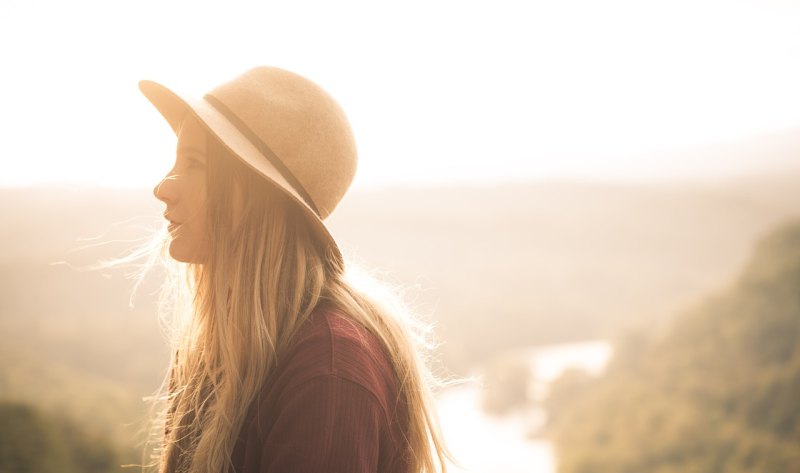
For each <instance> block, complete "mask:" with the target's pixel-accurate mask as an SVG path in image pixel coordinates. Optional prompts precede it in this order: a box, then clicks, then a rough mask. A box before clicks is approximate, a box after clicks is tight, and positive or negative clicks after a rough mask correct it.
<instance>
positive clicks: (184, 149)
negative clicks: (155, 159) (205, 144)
mask: <svg viewBox="0 0 800 473" xmlns="http://www.w3.org/2000/svg"><path fill="white" fill-rule="evenodd" d="M176 153H177V154H196V155H198V156H201V157H203V158H205V157H206V154H205V153H204V152H202V151H200V150H199V149H198V148H195V147H193V146H181V147H179V148H178V149H177V151H176Z"/></svg>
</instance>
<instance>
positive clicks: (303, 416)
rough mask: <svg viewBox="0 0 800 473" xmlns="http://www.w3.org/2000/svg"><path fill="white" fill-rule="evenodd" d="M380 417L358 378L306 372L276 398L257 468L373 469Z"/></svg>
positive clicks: (274, 472)
mask: <svg viewBox="0 0 800 473" xmlns="http://www.w3.org/2000/svg"><path fill="white" fill-rule="evenodd" d="M385 419H386V418H385V415H384V413H383V410H382V409H381V406H380V404H379V403H378V401H377V399H376V398H375V396H374V395H373V394H372V393H371V392H370V391H369V390H367V389H366V388H365V387H363V386H361V385H360V384H358V383H355V382H353V381H350V380H348V379H343V378H339V377H337V376H335V375H324V376H317V377H315V378H312V379H310V380H308V381H306V382H304V383H303V384H301V385H300V386H297V387H296V388H293V389H291V390H290V391H288V392H286V393H285V394H284V396H283V398H282V399H281V402H280V405H279V406H278V409H277V418H276V419H275V424H274V425H273V428H272V429H270V432H269V434H268V436H267V437H266V441H265V442H264V444H263V451H262V455H261V459H262V462H261V467H260V473H279V472H280V473H283V472H296V473H311V472H322V471H324V472H329V473H375V472H376V471H377V468H378V459H379V453H380V437H381V432H382V431H385V430H386V420H385Z"/></svg>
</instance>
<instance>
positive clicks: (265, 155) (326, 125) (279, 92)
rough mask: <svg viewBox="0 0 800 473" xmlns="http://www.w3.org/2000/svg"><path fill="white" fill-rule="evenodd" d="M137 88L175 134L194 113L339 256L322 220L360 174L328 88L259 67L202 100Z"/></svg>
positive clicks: (148, 84) (145, 85)
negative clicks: (285, 197) (294, 206)
mask: <svg viewBox="0 0 800 473" xmlns="http://www.w3.org/2000/svg"><path fill="white" fill-rule="evenodd" d="M139 89H140V90H141V91H142V93H143V94H144V95H145V97H147V99H148V100H150V102H151V103H152V104H153V105H155V107H156V109H158V111H159V112H160V113H161V115H163V116H164V118H165V119H166V120H167V122H168V123H169V125H170V126H171V127H172V130H173V131H174V132H175V133H176V134H177V133H178V130H179V128H180V126H181V122H182V121H183V118H184V116H185V115H186V114H187V113H191V114H193V115H194V116H195V117H197V119H198V120H199V121H200V122H201V123H202V124H203V126H205V128H207V130H208V131H209V132H210V133H212V134H213V135H214V136H216V137H217V138H218V139H219V141H220V142H222V144H223V145H224V146H225V147H226V148H228V149H229V150H230V151H231V152H232V153H233V154H234V155H235V156H237V157H238V158H239V159H241V160H242V161H243V162H245V163H246V164H247V165H249V166H250V167H251V168H252V169H253V170H254V171H256V172H257V173H259V174H261V175H262V176H264V178H266V180H267V182H269V183H270V184H271V185H275V186H277V187H278V188H279V189H281V190H282V191H283V192H285V193H286V194H287V195H289V196H290V197H291V198H292V199H293V200H294V201H295V202H297V204H298V206H299V207H300V208H301V209H302V211H303V213H304V214H305V216H306V217H307V220H308V221H309V223H310V224H311V228H312V230H313V234H314V236H315V238H316V239H317V242H318V243H321V244H322V245H324V246H325V247H327V248H330V249H331V250H332V252H333V254H334V256H335V257H336V258H338V259H339V260H341V257H342V256H341V253H340V251H339V248H338V246H337V245H336V242H335V240H334V239H333V237H332V236H331V234H330V232H329V231H328V229H327V228H326V227H325V224H324V223H323V222H322V221H323V219H325V218H326V217H327V216H328V215H330V213H331V212H332V211H333V209H334V208H335V207H336V205H337V204H338V203H339V201H340V200H341V199H342V197H343V196H344V194H345V192H346V191H347V188H348V187H349V186H350V183H351V182H352V180H353V176H354V175H355V171H356V161H357V155H356V146H355V140H354V138H353V133H352V131H351V129H350V124H349V122H348V120H347V117H346V116H345V114H344V111H343V110H342V108H341V107H340V106H339V105H338V104H337V103H336V101H334V100H333V98H332V97H331V96H330V95H328V93H326V92H325V91H324V90H322V88H320V87H319V86H318V85H316V84H315V83H313V82H311V81H310V80H308V79H306V78H304V77H301V76H299V75H297V74H295V73H293V72H289V71H286V70H283V69H279V68H275V67H257V68H254V69H251V70H249V71H247V72H245V73H244V74H242V75H240V76H238V77H236V78H234V79H232V80H231V81H229V82H226V83H224V84H222V85H220V86H218V87H216V88H215V89H213V90H212V91H211V92H209V93H207V94H206V95H205V96H204V97H203V98H202V99H195V98H192V97H188V96H185V95H181V94H179V93H177V92H175V91H173V90H170V89H168V88H166V87H165V86H163V85H161V84H158V83H156V82H153V81H149V80H144V81H141V82H139Z"/></svg>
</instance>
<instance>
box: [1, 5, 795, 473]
mask: <svg viewBox="0 0 800 473" xmlns="http://www.w3.org/2000/svg"><path fill="white" fill-rule="evenodd" d="M0 45H2V46H0V61H2V64H3V66H2V67H3V73H2V74H0V130H2V131H0V136H2V141H1V142H2V152H0V170H1V171H0V221H2V222H3V224H2V226H1V227H0V446H2V448H0V471H2V472H4V473H5V472H9V473H16V472H51V471H53V472H55V471H58V472H70V471H74V472H98V473H99V472H112V471H113V472H118V471H126V470H124V469H121V467H120V465H124V464H138V463H140V462H141V447H142V442H143V439H144V434H143V432H144V429H145V426H146V419H147V418H148V415H149V413H148V411H147V407H148V404H147V403H146V402H145V401H143V398H145V397H147V396H149V395H151V394H152V393H153V392H154V391H155V390H156V388H157V387H158V385H159V384H160V381H161V379H162V378H163V376H164V374H165V371H166V368H167V361H168V355H167V348H166V342H165V337H164V335H163V334H162V330H161V327H160V326H159V322H158V319H157V316H156V298H157V289H158V284H159V281H158V278H157V275H156V277H152V278H149V279H147V280H145V281H144V283H143V284H142V286H141V288H140V289H139V291H138V292H137V294H136V296H135V297H134V298H131V295H130V294H131V290H132V288H133V284H134V281H133V280H132V279H131V278H130V277H129V276H130V274H129V273H130V272H131V271H132V270H135V268H119V269H114V270H89V269H88V268H89V267H90V266H91V265H93V264H95V263H97V262H98V261H102V260H106V259H109V258H115V257H119V256H120V255H122V254H124V253H125V251H126V250H128V249H130V248H131V247H134V246H136V245H137V244H138V243H141V242H143V241H145V240H146V239H147V238H148V237H150V236H151V235H152V234H153V233H154V232H155V231H157V229H158V228H160V226H161V224H162V221H161V218H160V215H161V212H162V211H163V209H162V206H161V205H160V203H158V202H157V201H156V200H155V199H154V198H153V197H152V194H151V188H152V186H153V185H154V184H155V183H156V182H157V181H158V180H159V179H160V177H161V176H162V175H163V174H164V173H165V172H166V171H167V170H168V169H169V167H170V166H171V162H172V161H171V160H172V159H173V157H174V156H173V152H174V145H175V141H174V136H172V134H171V131H170V130H169V128H168V126H166V124H165V123H164V122H163V120H162V119H161V117H160V116H159V115H158V114H157V112H155V110H154V109H152V107H151V106H150V105H149V103H147V101H146V100H145V99H144V98H143V97H142V96H141V95H140V94H139V92H138V90H137V85H136V84H137V81H138V80H140V79H154V80H158V81H162V82H163V83H165V84H167V85H169V86H171V87H174V88H176V89H178V90H182V91H186V92H188V93H190V94H194V95H195V96H201V95H202V94H203V93H204V92H205V91H207V90H208V89H210V88H211V87H213V86H214V85H216V84H218V83H220V82H221V81H224V80H226V79H228V78H231V77H233V76H235V75H237V74H239V73H240V72H242V71H244V70H246V69H247V68H249V67H252V66H254V65H257V64H269V65H277V66H280V67H284V68H287V69H290V70H293V71H296V72H298V73H301V74H303V75H305V76H307V77H310V78H312V79H313V80H315V81H316V82H318V83H320V84H321V85H323V86H324V87H325V88H326V89H327V90H328V91H329V92H331V94H332V95H333V96H334V97H336V98H337V99H338V100H339V102H340V103H341V104H342V106H343V108H344V109H345V110H346V111H347V113H348V115H349V117H350V119H351V122H352V125H353V128H354V131H355V134H356V138H357V141H358V144H359V153H360V162H359V171H358V175H357V177H356V180H355V182H354V185H353V190H352V192H351V193H350V194H349V195H348V196H347V197H346V198H345V200H344V201H343V202H342V204H341V205H340V207H339V208H338V209H337V211H336V212H335V213H334V214H333V215H332V216H331V217H330V219H329V225H330V227H331V228H332V231H333V233H334V235H335V236H336V238H337V240H338V241H339V242H340V244H341V246H342V248H343V250H344V252H345V253H346V255H347V256H348V257H349V258H350V259H351V260H352V261H353V262H354V264H358V265H359V266H362V267H364V268H366V269H367V270H368V271H371V272H372V273H374V274H375V275H377V277H379V278H380V279H382V280H384V281H386V282H387V283H389V284H392V285H394V286H395V287H396V288H398V290H400V291H402V293H403V295H404V298H405V300H406V302H407V303H408V304H409V305H410V306H411V307H412V308H413V310H414V311H415V313H417V314H418V315H419V317H420V318H422V319H424V320H426V321H428V322H431V323H432V324H434V326H435V332H436V336H437V338H438V340H439V342H440V344H439V347H438V348H437V350H436V353H435V360H434V364H435V366H436V370H437V372H438V373H439V374H440V375H441V376H443V377H457V378H461V379H466V380H467V381H465V382H462V383H460V384H458V385H456V386H453V387H450V388H447V389H444V390H442V391H441V392H440V393H439V403H440V415H441V417H442V423H443V428H444V430H445V436H446V439H447V440H448V441H449V443H450V445H451V447H452V449H453V451H454V453H455V454H456V456H457V457H458V458H459V460H460V461H461V463H462V464H463V465H462V469H463V470H464V471H471V472H479V473H483V472H486V473H488V472H492V473H516V472H537V473H555V472H559V473H588V472H597V471H604V472H634V471H635V472H639V471H652V472H659V473H672V472H699V473H705V472H762V473H763V472H781V473H784V472H793V471H795V472H796V471H800V448H798V445H800V343H798V342H799V341H800V87H798V86H797V84H800V62H799V61H797V58H798V57H800V4H798V3H796V2H790V1H781V0H768V1H755V0H733V1H731V0H728V1H721V0H720V1H717V0H692V1H688V0H677V1H672V2H654V1H632V0H603V1H596V0H566V1H547V0H532V1H528V2H514V1H505V0H500V1H493V2H487V1H482V2H479V1H437V0H429V1H418V0H412V1H406V2H403V3H385V2H366V1H364V2H354V1H342V2H311V1H295V2H288V1H283V2H270V1H261V2H252V3H250V2H241V1H232V2H226V3H225V4H224V5H223V4H222V3H217V4H212V3H204V2H188V1H176V2H157V1H154V0H144V1H137V2H100V1H86V0H74V1H69V2H55V1H45V0H42V1H12V0H1V1H0ZM127 471H131V470H130V469H127ZM456 471H460V469H457V470H456Z"/></svg>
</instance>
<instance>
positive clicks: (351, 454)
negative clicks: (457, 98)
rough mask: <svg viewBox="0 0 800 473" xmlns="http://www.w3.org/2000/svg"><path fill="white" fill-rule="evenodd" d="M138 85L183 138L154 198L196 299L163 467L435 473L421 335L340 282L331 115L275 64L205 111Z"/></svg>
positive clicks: (337, 137)
mask: <svg viewBox="0 0 800 473" xmlns="http://www.w3.org/2000/svg"><path fill="white" fill-rule="evenodd" d="M140 89H141V90H142V92H143V93H144V95H145V96H146V97H147V98H148V99H149V100H150V101H151V102H152V103H153V104H154V105H155V107H156V108H157V109H158V111H159V112H160V113H161V114H162V115H163V116H164V118H165V119H166V120H167V122H168V123H169V124H170V126H171V127H172V129H173V130H174V131H175V133H176V135H177V138H178V144H177V152H176V160H175V164H174V166H173V168H172V170H171V171H170V172H169V173H168V174H167V175H166V176H165V177H164V179H163V180H162V181H161V182H160V183H158V185H157V186H156V187H155V189H154V193H155V196H156V197H157V198H158V199H159V200H161V201H162V202H163V203H164V204H166V211H165V213H164V216H165V218H166V219H167V220H168V221H169V240H168V248H169V254H170V256H171V257H172V258H173V259H174V260H176V261H178V262H182V263H185V264H184V265H179V266H180V267H181V268H183V269H184V270H185V272H186V279H185V281H186V283H185V287H184V289H186V290H187V291H188V295H189V297H188V300H187V302H186V303H185V304H182V303H181V302H180V297H177V298H175V300H176V301H177V302H175V303H174V310H175V311H176V312H178V313H184V315H185V317H183V318H182V319H181V320H183V322H182V323H181V324H180V325H179V327H178V329H177V331H176V335H177V336H176V346H175V347H174V348H175V349H174V351H173V352H174V356H173V359H172V361H171V368H170V374H169V382H168V389H167V396H166V398H165V399H166V406H165V408H164V414H165V415H164V422H165V424H164V428H163V433H164V437H163V440H162V441H160V442H159V443H160V445H161V448H160V449H159V452H158V454H157V459H158V460H157V461H158V469H159V471H160V472H170V473H172V472H205V473H219V472H237V473H256V472H261V473H267V472H281V473H284V472H286V473H288V472H347V473H359V472H382V473H383V472H387V473H392V472H398V473H399V472H403V473H406V472H423V471H425V472H433V471H438V470H439V469H441V470H444V469H445V465H444V461H445V458H447V453H446V450H445V448H444V445H443V442H442V438H441V435H440V433H439V430H438V428H437V424H436V421H435V417H436V416H435V412H434V410H433V404H432V401H431V396H430V390H429V383H430V382H431V378H430V376H429V373H428V371H427V370H426V368H425V365H424V363H423V362H422V361H421V358H420V357H419V355H418V352H417V346H416V344H415V338H414V337H413V332H412V331H411V330H409V326H408V322H406V321H404V320H403V319H401V318H399V317H398V316H397V315H396V314H394V313H391V312H390V311H387V310H386V309H385V308H384V307H383V306H382V305H381V304H380V303H379V302H377V301H376V300H373V299H370V298H368V297H367V296H365V295H364V294H363V293H362V292H360V291H359V290H358V289H356V288H354V287H353V286H352V285H350V284H349V283H348V282H347V281H346V280H345V265H344V262H343V259H342V256H341V254H340V252H339V249H338V247H337V245H336V243H335V241H334V240H333V238H332V237H331V235H330V233H329V232H328V230H327V229H326V227H325V225H324V224H323V219H324V218H325V217H327V216H328V215H329V214H330V213H331V211H333V209H334V208H335V207H336V205H337V204H338V202H339V200H340V199H341V198H342V196H343V195H344V193H345V191H346V190H347V188H348V186H349V184H350V182H351V180H352V178H353V175H354V173H355V168H356V150H355V144H354V140H353V137H352V134H351V131H350V127H349V124H348V122H347V119H346V117H345V115H344V113H343V112H342V110H341V109H340V107H339V106H338V105H337V104H336V103H335V102H334V101H333V99H332V98H331V97H330V96H329V95H328V94H327V93H325V92H324V91H323V90H322V89H321V88H319V87H318V86H317V85H315V84H314V83H312V82H310V81H309V80H307V79H305V78H303V77H300V76H298V75H296V74H293V73H291V72H288V71H285V70H281V69H277V68H270V67H259V68H256V69H253V70H250V71H248V72H246V73H244V74H243V75H241V76H239V77H237V78H235V79H233V80H231V81H230V82H227V83H225V84H223V85H221V86H219V87H217V88H216V89H214V90H213V91H211V92H210V93H209V94H207V95H206V96H205V97H204V98H203V99H202V100H195V99H191V98H187V97H182V96H180V95H178V94H177V93H175V92H173V91H171V90H169V89H167V88H166V87H164V86H161V85H159V84H157V83H154V82H150V81H143V82H141V83H140ZM175 292H176V294H178V293H180V291H179V290H176V291H175ZM173 296H174V295H173Z"/></svg>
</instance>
